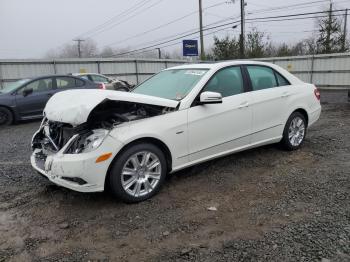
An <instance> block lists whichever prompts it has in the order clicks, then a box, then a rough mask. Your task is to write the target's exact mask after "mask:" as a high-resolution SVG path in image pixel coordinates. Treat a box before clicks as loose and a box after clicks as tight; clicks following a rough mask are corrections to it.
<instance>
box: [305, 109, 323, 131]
mask: <svg viewBox="0 0 350 262" xmlns="http://www.w3.org/2000/svg"><path fill="white" fill-rule="evenodd" d="M320 115H321V106H319V107H318V108H317V109H316V110H314V111H312V112H311V113H310V114H309V123H308V126H312V125H313V124H314V123H315V122H316V121H317V120H318V119H319V118H320Z"/></svg>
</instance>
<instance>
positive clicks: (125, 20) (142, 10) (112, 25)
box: [90, 0, 164, 37]
mask: <svg viewBox="0 0 350 262" xmlns="http://www.w3.org/2000/svg"><path fill="white" fill-rule="evenodd" d="M163 1H164V0H158V1H157V2H155V3H154V4H152V5H150V6H148V7H146V8H144V9H141V10H140V12H137V13H135V14H134V15H132V16H129V17H127V18H126V19H124V20H122V21H120V22H118V23H116V24H111V25H110V26H108V27H106V28H104V29H101V30H100V31H97V32H95V33H93V34H91V35H90V37H92V36H95V35H98V34H101V33H103V32H105V31H107V30H109V29H112V28H113V27H116V26H118V25H121V24H123V23H125V22H127V21H129V20H130V19H132V18H134V17H135V16H137V15H139V14H141V13H143V12H145V11H147V10H149V9H151V8H152V7H154V6H156V5H158V4H160V3H161V2H163Z"/></svg>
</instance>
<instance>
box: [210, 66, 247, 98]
mask: <svg viewBox="0 0 350 262" xmlns="http://www.w3.org/2000/svg"><path fill="white" fill-rule="evenodd" d="M205 91H211V92H217V93H221V95H222V97H227V96H233V95H237V94H241V93H243V92H244V88H243V77H242V73H241V68H240V67H239V66H233V67H227V68H224V69H221V70H220V71H218V72H217V73H216V74H215V75H214V76H213V77H212V78H211V79H210V80H209V82H208V83H207V84H206V85H205V87H204V89H203V92H205Z"/></svg>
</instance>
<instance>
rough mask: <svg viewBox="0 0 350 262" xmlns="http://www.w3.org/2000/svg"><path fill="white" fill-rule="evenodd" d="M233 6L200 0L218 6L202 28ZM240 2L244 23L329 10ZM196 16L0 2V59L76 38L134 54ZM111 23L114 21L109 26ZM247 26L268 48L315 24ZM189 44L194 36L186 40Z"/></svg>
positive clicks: (183, 8)
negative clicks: (261, 33) (258, 33)
mask: <svg viewBox="0 0 350 262" xmlns="http://www.w3.org/2000/svg"><path fill="white" fill-rule="evenodd" d="M236 2H237V3H235V4H233V3H231V1H230V0H203V8H206V7H209V6H213V5H215V4H218V5H217V6H215V7H211V8H208V9H205V10H204V17H203V19H204V25H207V24H210V23H214V22H216V21H220V20H222V19H225V18H229V17H234V16H236V17H238V15H239V12H240V11H239V10H240V9H239V1H236ZM246 2H247V7H246V12H247V17H248V18H254V17H266V16H278V15H284V14H292V13H303V12H313V11H321V10H324V9H325V8H327V6H329V0H325V1H317V0H309V1H307V0H246ZM333 2H334V3H335V6H336V8H338V9H340V8H350V0H335V1H333ZM300 3H309V4H305V5H302V6H295V7H288V8H284V9H282V10H278V11H276V10H275V11H273V12H272V11H271V9H272V8H276V7H280V6H287V5H295V4H300ZM133 6H137V7H138V8H136V7H135V8H132V9H131V10H130V11H129V12H127V14H126V13H124V15H118V14H120V13H122V12H123V11H125V10H128V9H130V8H131V7H133ZM197 10H198V0H149V1H141V0H129V1H121V0H0V58H41V57H43V56H44V55H45V53H46V52H47V51H48V50H49V49H52V48H58V47H61V46H62V45H64V44H66V43H72V40H73V39H74V38H76V37H78V36H80V37H82V38H88V37H90V38H92V39H93V40H94V41H95V42H96V43H97V44H98V47H99V48H101V49H102V48H103V47H104V46H106V45H110V44H112V43H114V45H112V47H113V48H118V47H120V48H122V47H130V48H140V47H144V46H147V45H149V44H147V43H150V42H152V41H155V40H157V39H162V38H164V37H167V36H171V35H175V34H177V33H182V32H185V31H188V30H191V29H195V28H198V24H199V23H198V13H194V14H192V15H190V13H191V12H195V11H197ZM259 10H260V11H259ZM250 13H252V14H250ZM186 15H188V16H187V17H186V18H184V19H182V20H180V21H178V22H175V23H172V24H170V25H168V26H165V27H163V28H159V29H158V30H155V31H153V32H150V33H147V34H143V35H141V36H139V37H135V38H132V39H129V40H126V41H123V40H125V39H126V38H129V37H132V36H135V35H137V34H139V33H142V32H145V31H148V30H150V29H153V28H155V27H157V26H160V25H162V24H166V23H168V22H171V21H173V20H175V19H177V18H181V17H184V16H186ZM131 16H134V17H131ZM113 17H115V18H114V19H113V20H110V19H112V18H113ZM125 20H126V21H125ZM108 21H109V23H108V24H107V25H108V26H107V27H103V30H104V31H103V32H99V31H96V30H93V31H91V32H88V31H90V30H91V29H94V28H95V27H96V26H99V25H101V24H103V23H105V22H108ZM253 26H255V27H257V28H258V29H259V30H260V31H264V32H266V33H268V35H269V36H270V38H271V40H272V41H273V42H281V41H284V42H287V43H290V42H295V41H297V40H300V39H302V38H304V37H306V36H308V35H310V34H312V32H311V31H312V30H313V29H314V28H315V22H314V21H313V20H311V19H309V20H296V21H283V22H281V21H280V22H267V23H258V22H255V23H247V31H249V30H250V28H251V27H253ZM85 32H88V33H85ZM226 34H229V35H231V36H232V35H235V36H238V34H239V28H237V29H227V30H223V31H221V32H218V33H216V35H217V36H219V37H221V36H225V35H226ZM191 38H196V36H192V37H187V39H191ZM212 39H213V35H208V36H206V37H205V45H206V47H208V46H210V44H212ZM121 41H122V43H120V42H121ZM178 41H180V40H178ZM173 43H176V42H173ZM150 44H152V43H150ZM170 44H171V43H170ZM180 46H181V45H180V43H178V44H177V45H175V46H171V47H167V48H166V49H165V50H166V51H171V50H174V49H179V48H180Z"/></svg>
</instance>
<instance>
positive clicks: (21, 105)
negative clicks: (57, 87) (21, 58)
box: [16, 77, 54, 119]
mask: <svg viewBox="0 0 350 262" xmlns="http://www.w3.org/2000/svg"><path fill="white" fill-rule="evenodd" d="M52 82H53V80H52V78H51V77H50V78H41V79H38V80H34V81H32V82H30V83H28V84H27V85H25V86H24V87H23V88H21V89H20V90H19V91H18V92H17V93H16V104H17V108H18V111H19V114H20V116H21V118H23V119H29V118H32V117H38V116H42V114H43V110H44V108H45V105H46V102H47V101H48V100H49V99H50V97H51V96H52V95H53V94H54V89H53V85H52ZM28 90H30V92H29V93H26V91H28Z"/></svg>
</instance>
